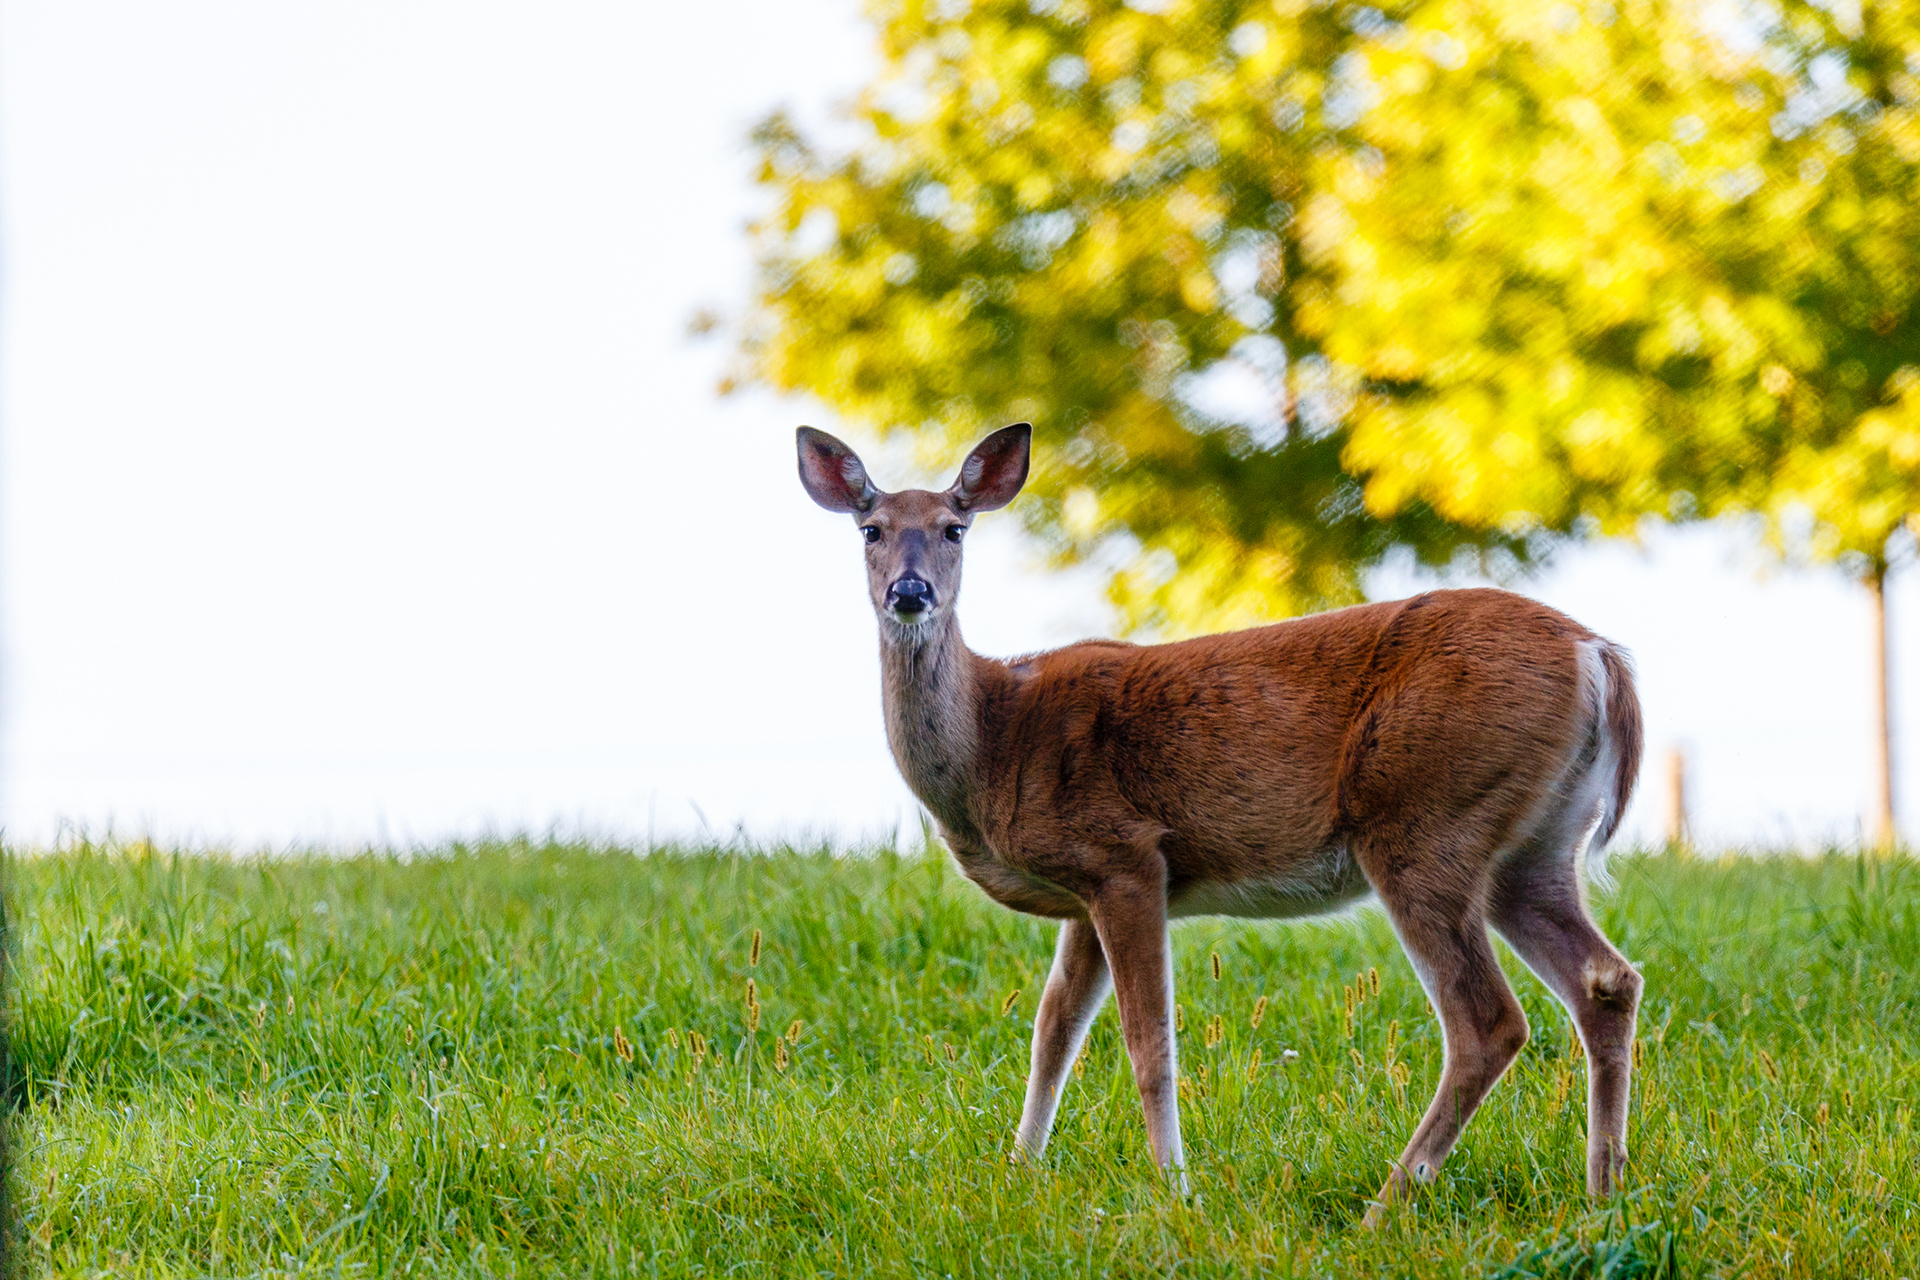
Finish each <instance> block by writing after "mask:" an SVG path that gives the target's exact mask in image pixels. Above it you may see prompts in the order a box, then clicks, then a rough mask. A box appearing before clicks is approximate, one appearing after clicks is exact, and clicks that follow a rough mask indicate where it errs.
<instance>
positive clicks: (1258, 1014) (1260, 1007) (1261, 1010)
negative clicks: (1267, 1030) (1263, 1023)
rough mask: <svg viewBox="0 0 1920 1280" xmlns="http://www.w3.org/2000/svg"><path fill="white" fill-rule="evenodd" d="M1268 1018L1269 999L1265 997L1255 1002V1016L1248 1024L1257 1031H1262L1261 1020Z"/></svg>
mask: <svg viewBox="0 0 1920 1280" xmlns="http://www.w3.org/2000/svg"><path fill="white" fill-rule="evenodd" d="M1266 1016H1267V998H1266V997H1265V996H1261V997H1260V998H1259V999H1258V1000H1255V1001H1254V1002H1253V1016H1252V1017H1251V1018H1249V1019H1248V1023H1249V1024H1250V1025H1251V1026H1252V1027H1253V1029H1254V1030H1255V1031H1258V1030H1259V1029H1260V1019H1262V1018H1264V1017H1266Z"/></svg>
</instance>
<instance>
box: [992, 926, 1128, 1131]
mask: <svg viewBox="0 0 1920 1280" xmlns="http://www.w3.org/2000/svg"><path fill="white" fill-rule="evenodd" d="M1112 989H1113V979H1112V976H1111V974H1110V973H1109V971H1108V969H1107V957H1106V953H1105V952H1103V951H1102V950H1101V949H1100V935H1099V934H1098V933H1097V932H1095V930H1094V927H1093V922H1092V921H1090V920H1068V921H1066V922H1065V923H1063V924H1062V925H1061V926H1060V937H1059V940H1058V941H1057V942H1056V943H1055V945H1054V949H1053V972H1052V973H1050V974H1048V975H1047V989H1046V991H1045V992H1044V993H1043V994H1042V995H1041V997H1040V1011H1039V1013H1038V1014H1036V1015H1035V1017H1034V1020H1033V1066H1032V1069H1031V1070H1030V1071H1029V1072H1028V1073H1027V1102H1026V1105H1025V1106H1024V1107H1022V1108H1021V1111H1020V1128H1019V1131H1018V1132H1017V1134H1016V1135H1015V1138H1014V1143H1015V1145H1014V1156H1015V1158H1016V1159H1018V1158H1019V1157H1020V1156H1021V1155H1022V1154H1025V1155H1027V1156H1033V1157H1037V1156H1039V1155H1040V1153H1041V1152H1043V1151H1045V1150H1046V1149H1047V1135H1048V1134H1049V1133H1051V1132H1052V1131H1053V1117H1054V1115H1055V1114H1056V1113H1057V1112H1058V1111H1059V1109H1060V1089H1061V1087H1062V1086H1063V1085H1064V1084H1065V1082H1066V1077H1067V1069H1068V1068H1069V1067H1071V1066H1072V1065H1073V1060H1074V1059H1075V1058H1077V1057H1079V1056H1080V1046H1081V1045H1082V1044H1084V1043H1085V1042H1086V1039H1087V1028H1089V1027H1091V1026H1092V1025H1093V1019H1094V1015H1096V1014H1098V1013H1099V1012H1100V1006H1101V1005H1102V1004H1104V1003H1105V1002H1106V999H1107V993H1108V992H1109V991H1111V990H1112Z"/></svg>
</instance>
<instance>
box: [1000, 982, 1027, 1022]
mask: <svg viewBox="0 0 1920 1280" xmlns="http://www.w3.org/2000/svg"><path fill="white" fill-rule="evenodd" d="M1021 990H1022V989H1021V988H1020V987H1015V988H1014V989H1013V990H1011V991H1009V992H1007V998H1006V999H1005V1000H1002V1001H1001V1002H1000V1016H1001V1017H1003V1018H1004V1017H1006V1016H1007V1014H1008V1013H1009V1012H1011V1011H1012V1009H1013V1002H1014V1001H1015V1000H1018V999H1019V998H1020V992H1021Z"/></svg>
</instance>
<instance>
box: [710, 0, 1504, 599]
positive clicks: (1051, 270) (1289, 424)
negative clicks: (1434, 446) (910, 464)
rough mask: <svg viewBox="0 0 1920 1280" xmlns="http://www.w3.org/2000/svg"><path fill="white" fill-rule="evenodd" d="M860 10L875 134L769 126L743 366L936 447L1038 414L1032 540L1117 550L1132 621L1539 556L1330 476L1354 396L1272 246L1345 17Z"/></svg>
mask: <svg viewBox="0 0 1920 1280" xmlns="http://www.w3.org/2000/svg"><path fill="white" fill-rule="evenodd" d="M875 16H876V20H877V22H878V24H879V28H880V36H881V41H882V46H883V49H884V52H885V56H886V70H885V73H884V75H883V77H882V78H881V80H880V81H879V83H877V84H875V85H874V86H872V87H871V88H870V89H869V90H868V91H867V92H866V93H865V94H864V95H863V96H862V97H861V99H860V100H859V102H858V104H857V105H856V107H855V113H856V117H857V120H858V122H859V123H860V124H862V125H864V126H865V135H866V140H865V141H864V142H863V143H862V144H861V145H859V146H857V147H856V148H854V149H853V150H852V151H851V152H850V153H848V154H842V155H826V154H822V153H821V152H819V151H818V150H817V149H815V148H814V147H813V146H811V145H809V143H808V142H807V141H806V140H805V139H803V138H801V137H800V136H799V135H798V134H797V133H796V132H795V131H794V130H793V128H792V127H791V126H790V125H789V124H788V123H787V122H786V121H785V120H783V119H780V118H775V119H773V120H770V121H768V122H767V123H766V124H765V125H763V126H762V127H761V128H760V130H759V132H758V134H757V141H758V143H759V146H760V148H761V155H762V157H763V169H762V175H761V176H762V181H763V182H764V183H765V184H766V185H767V186H769V187H770V188H772V190H773V191H774V192H775V193H776V195H777V197H778V200H779V204H778V207H777V208H776V209H775V211H774V212H773V214H772V215H771V216H770V217H769V218H768V219H767V220H766V221H765V223H764V224H763V225H762V226H761V227H760V233H761V236H762V242H761V251H762V265H763V277H762V282H761V289H760V296H759V298H758V308H757V312H756V313H755V314H754V315H753V316H752V317H751V318H750V320H749V324H748V328H747V330H746V333H745V347H746V354H747V357H748V366H749V367H748V373H749V376H753V377H758V378H760V379H762V380H764V381H766V382H768V383H771V384H772V385H774V386H776V387H780V388H783V389H791V390H805V391H808V392H811V393H812V394H814V395H817V396H819V397H820V398H821V399H822V400H824V401H826V402H827V403H828V404H829V405H831V406H832V407H833V408H834V409H835V410H836V411H837V412H838V413H840V414H842V415H844V416H845V417H847V418H849V419H851V420H853V421H856V422H861V423H865V424H867V425H870V426H872V427H875V428H877V429H878V430H880V431H883V432H886V431H892V430H907V431H911V432H914V433H917V434H919V435H920V436H921V437H922V438H923V439H924V440H926V441H927V442H928V443H929V445H930V446H932V448H931V449H930V452H936V453H937V454H938V456H939V457H940V459H941V464H942V465H946V463H947V462H949V461H950V459H951V457H952V456H953V453H954V450H955V449H956V448H958V447H960V446H963V445H967V444H971V442H972V441H973V439H974V438H975V437H977V436H978V435H979V434H980V433H981V432H983V431H984V430H987V429H988V428H991V427H995V426H999V425H1002V424H1003V423H1006V422H1009V421H1013V420H1015V419H1020V418H1025V419H1030V420H1032V421H1033V423H1034V426H1035V429H1036V432H1037V434H1038V437H1039V442H1040V444H1041V445H1042V447H1043V448H1044V449H1045V453H1044V463H1043V464H1042V465H1041V466H1040V467H1038V468H1037V469H1036V472H1035V477H1034V482H1033V488H1032V489H1031V490H1030V493H1031V494H1032V495H1033V496H1032V498H1031V499H1030V500H1029V501H1027V502H1025V503H1023V504H1022V507H1021V510H1022V513H1023V515H1024V516H1025V517H1026V519H1027V520H1028V524H1029V527H1030V528H1031V529H1032V530H1034V531H1035V532H1036V533H1038V534H1040V535H1041V536H1042V537H1043V538H1044V539H1045V540H1046V541H1047V543H1048V544H1049V545H1050V546H1051V548H1052V549H1053V550H1054V552H1055V553H1056V555H1057V556H1058V557H1059V558H1060V559H1061V560H1063V561H1075V560H1084V559H1088V558H1093V559H1096V560H1097V561H1099V562H1101V563H1105V564H1107V565H1109V566H1111V567H1112V568H1113V570H1114V572H1113V578H1112V595H1113V599H1114V601H1115V603H1116V604H1117V605H1118V606H1119V607H1120V609H1121V611H1122V615H1123V617H1124V618H1125V620H1126V621H1127V623H1128V624H1129V625H1131V626H1133V627H1135V628H1145V629H1148V630H1151V631H1155V632H1158V633H1160V634H1179V633H1184V632H1192V631H1203V630H1211V629H1217V628H1224V627H1232V626H1245V625H1249V624H1252V623H1255V622H1261V621H1268V620H1271V619H1272V618H1273V617H1274V616H1276V615H1284V614H1288V613H1296V612H1300V611H1302V610H1304V609H1308V608H1312V607H1316V606H1321V605H1326V604H1344V603H1350V602H1352V601H1355V600H1358V599H1360V598H1361V591H1360V574H1361V572H1362V571H1363V570H1364V569H1365V568H1366V567H1367V566H1368V565H1371V564H1373V563H1375V562H1377V561H1378V560H1379V559H1380V558H1381V557H1382V556H1383V555H1385V554H1386V553H1387V551H1388V550H1389V549H1391V548H1393V547H1395V546H1406V547H1410V548H1412V549H1413V550H1414V551H1415V552H1417V553H1418V554H1419V555H1421V556H1422V557H1423V558H1425V559H1427V560H1428V561H1432V562H1445V561H1447V560H1449V559H1450V558H1451V557H1452V556H1453V555H1454V554H1455V553H1456V551H1457V550H1459V549H1461V548H1463V547H1464V548H1470V549H1472V548H1483V547H1497V548H1505V549H1508V550H1510V551H1514V552H1518V553H1521V554H1524V553H1525V552H1526V550H1527V545H1526V543H1525V541H1524V539H1518V538H1514V537H1511V536H1509V535H1508V534H1506V533H1505V532H1504V531H1501V530H1498V529H1493V530H1489V529H1485V528H1477V527H1467V526H1463V525H1459V524H1455V523H1449V522H1447V521H1444V520H1441V519H1438V518H1437V517H1436V516H1435V515H1434V514H1433V512H1432V511H1431V510H1430V509H1428V507H1427V506H1426V505H1425V504H1424V503H1423V502H1421V501H1418V500H1415V501H1410V502H1407V503H1403V504H1401V505H1400V506H1399V507H1398V508H1397V509H1396V510H1395V511H1394V512H1393V513H1392V514H1391V515H1384V516H1383V515H1378V514H1374V513H1370V512H1368V511H1367V510H1366V509H1365V507H1364V505H1363V503H1362V501H1361V490H1360V485H1359V483H1358V482H1357V481H1356V479H1355V477H1354V476H1352V475H1351V474H1350V473H1349V472H1348V470H1347V469H1346V468H1345V466H1344V465H1343V463H1342V454H1343V452H1344V450H1345V448H1346V445H1347V426H1346V422H1345V419H1346V409H1347V405H1348V402H1349V400H1350V398H1351V389H1350V388H1348V387H1345V386H1344V385H1342V384H1340V382H1339V379H1338V377H1337V376H1336V375H1335V374H1334V373H1333V371H1332V370H1331V369H1330V368H1329V367H1327V366H1326V365H1325V363H1324V362H1323V361H1317V360H1316V359H1315V358H1314V357H1313V355H1312V353H1311V349H1310V348H1307V347H1301V346H1297V345H1294V343H1295V338H1296V336H1295V334H1294V333H1293V330H1292V328H1291V326H1290V325H1289V323H1288V319H1287V317H1286V315H1284V314H1283V312H1284V308H1285V305H1286V298H1287V290H1286V285H1287V281H1288V280H1289V278H1290V277H1291V275H1292V274H1293V273H1294V272H1295V271H1297V269H1298V266H1299V263H1298V256H1297V255H1298V251H1299V249H1298V241H1297V239H1296V238H1295V237H1293V236H1292V235H1290V234H1289V232H1290V228H1291V225H1292V222H1293V219H1294V216H1295V211H1296V210H1297V209H1298V208H1299V207H1300V204H1301V202H1302V201H1303V200H1305V199H1307V198H1309V196H1310V189H1309V187H1308V185H1307V184H1308V179H1309V176H1310V171H1311V169H1312V167H1313V164H1314V159H1313V156H1314V152H1315V150H1316V149H1317V148H1321V147H1324V146H1327V145H1331V144H1330V142H1329V139H1330V137H1331V135H1330V134H1329V132H1328V130H1327V128H1326V127H1324V126H1323V125H1322V124H1321V123H1320V114H1321V112H1322V109H1323V108H1322V99H1323V97H1324V96H1325V94H1326V93H1327V91H1328V86H1329V85H1332V84H1334V83H1335V79H1336V78H1335V76H1334V75H1333V73H1332V72H1330V71H1329V67H1331V66H1332V64H1333V63H1335V62H1336V61H1337V60H1338V59H1339V58H1340V56H1341V55H1340V51H1341V49H1342V48H1343V47H1345V46H1346V45H1348V44H1350V43H1351V42H1352V33H1351V31H1350V30H1348V29H1347V27H1346V26H1345V25H1343V23H1342V22H1341V21H1340V19H1339V18H1338V17H1337V16H1336V14H1335V13H1334V12H1333V11H1332V10H1328V9H1317V10H1315V9H1306V10H1303V11H1300V12H1290V13H1288V14H1286V15H1285V16H1282V15H1281V14H1278V13H1276V12H1275V10H1274V9H1273V8H1272V7H1271V6H1270V5H1267V4H1254V3H1240V4H1209V5H1193V4H1180V5H1175V6H1173V7H1171V8H1170V9H1169V10H1168V11H1167V12H1165V13H1144V12H1140V11H1137V10H1135V9H1131V8H1127V7H1125V6H1123V5H1120V4H1117V3H1098V4H1096V3H1089V2H1087V0H1059V2H1058V3H1056V4H1052V5H1049V4H1046V3H1036V4H1032V5H1029V4H1026V3H1020V2H1010V0H983V2H982V3H978V4H973V5H971V6H967V5H964V4H956V5H949V6H947V7H946V8H937V7H934V6H926V5H919V4H906V5H890V6H882V7H879V8H877V9H876V10H875ZM1289 352H1290V353H1291V355H1292V357H1293V359H1292V360H1291V362H1290V361H1289V360H1288V358H1287V357H1288V354H1289ZM1208 371H1212V376H1213V378H1214V380H1215V381H1216V382H1220V381H1222V380H1223V379H1222V375H1226V378H1227V379H1236V378H1237V381H1238V382H1239V384H1240V386H1239V388H1238V389H1239V391H1240V394H1239V396H1238V397H1237V399H1238V400H1239V401H1241V402H1242V403H1243V404H1246V405H1248V406H1249V407H1250V408H1252V410H1253V412H1252V413H1251V414H1249V415H1247V417H1248V418H1249V420H1248V421H1242V422H1235V421H1230V420H1227V419H1224V418H1222V417H1221V416H1218V415H1217V414H1210V413H1209V412H1208V409H1207V407H1206V404H1205V402H1204V400H1203V399H1202V398H1201V397H1202V396H1203V395H1204V394H1205V393H1206V392H1207V391H1208V390H1210V389H1212V390H1218V388H1209V387H1208V386H1206V385H1205V384H1204V382H1203V380H1202V379H1200V378H1199V377H1197V375H1202V374H1205V373H1207V372H1208ZM1196 383H1199V384H1200V385H1196ZM1234 389H1235V388H1234V387H1233V386H1232V385H1231V381H1229V382H1228V385H1227V386H1226V388H1225V390H1226V392H1227V393H1228V394H1229V395H1231V393H1232V391H1233V390H1234ZM1196 402H1198V403H1196ZM1049 446H1050V447H1049ZM1176 567H1177V569H1178V573H1177V574H1176V573H1175V568H1176Z"/></svg>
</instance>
